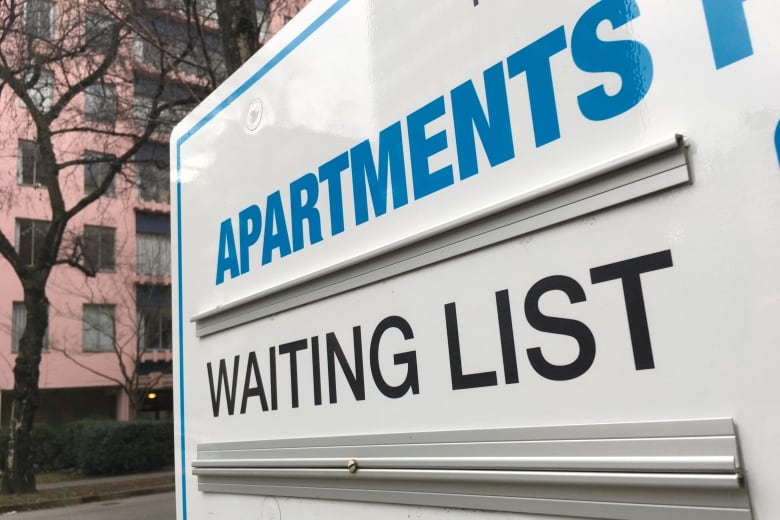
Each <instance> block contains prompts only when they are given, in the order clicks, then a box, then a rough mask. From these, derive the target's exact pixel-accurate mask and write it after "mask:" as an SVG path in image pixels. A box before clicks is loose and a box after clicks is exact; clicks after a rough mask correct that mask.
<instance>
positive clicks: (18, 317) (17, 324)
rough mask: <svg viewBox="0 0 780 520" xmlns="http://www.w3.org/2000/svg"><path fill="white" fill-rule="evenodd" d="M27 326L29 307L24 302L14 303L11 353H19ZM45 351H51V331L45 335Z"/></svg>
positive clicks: (47, 330)
mask: <svg viewBox="0 0 780 520" xmlns="http://www.w3.org/2000/svg"><path fill="white" fill-rule="evenodd" d="M26 326H27V307H25V306H24V302H13V310H12V313H11V352H14V353H16V352H19V342H20V341H21V339H22V334H23V333H24V328H25V327H26ZM43 350H49V329H48V328H47V329H46V331H45V332H44V333H43Z"/></svg>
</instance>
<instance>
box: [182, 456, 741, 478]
mask: <svg viewBox="0 0 780 520" xmlns="http://www.w3.org/2000/svg"><path fill="white" fill-rule="evenodd" d="M351 460H354V461H355V463H356V464H357V466H358V467H359V468H360V471H363V470H367V469H449V470H462V469H481V470H517V471H590V472H599V471H602V472H608V471H631V472H642V473H651V472H652V473H671V472H686V473H723V474H732V475H733V474H735V473H736V472H737V467H736V460H735V457H734V456H709V457H406V458H404V457H365V458H364V457H360V458H358V459H346V458H328V457H323V458H271V459H250V460H245V459H232V460H231V459H220V460H198V461H195V462H193V464H192V467H193V468H196V469H199V468H225V469H227V468H230V469H236V470H238V469H243V468H256V469H263V468H277V469H282V468H289V469H293V468H333V469H341V470H346V469H347V467H348V465H349V462H350V461H351ZM203 474H206V473H203Z"/></svg>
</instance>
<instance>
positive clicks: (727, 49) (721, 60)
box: [702, 0, 753, 69]
mask: <svg viewBox="0 0 780 520" xmlns="http://www.w3.org/2000/svg"><path fill="white" fill-rule="evenodd" d="M744 2H745V0H702V4H703V6H704V17H705V18H706V19H707V31H709V33H710V45H712V56H713V58H715V68H716V69H722V68H723V67H726V66H727V65H731V64H732V63H736V62H738V61H739V60H742V59H745V58H747V57H748V56H752V55H753V44H752V42H751V41H750V30H749V29H748V24H747V19H746V18H745V6H744V5H743V3H744Z"/></svg>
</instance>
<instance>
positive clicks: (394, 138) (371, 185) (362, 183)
mask: <svg viewBox="0 0 780 520" xmlns="http://www.w3.org/2000/svg"><path fill="white" fill-rule="evenodd" d="M350 157H351V161H352V190H353V195H354V198H355V223H356V224H357V225H360V224H363V223H364V222H367V221H368V193H366V188H368V192H370V193H371V204H372V206H373V207H374V214H375V215H376V216H377V217H378V216H380V215H384V214H385V213H387V185H388V178H387V177H388V175H387V173H388V171H389V172H390V182H392V190H393V209H398V208H400V207H401V206H405V205H406V204H407V203H408V202H409V195H408V193H407V191H406V167H405V166H404V148H403V137H402V135H401V122H400V121H399V122H396V123H393V124H392V125H390V126H388V127H387V128H385V129H384V130H382V131H381V132H379V158H378V161H377V162H378V166H376V165H375V163H374V154H373V152H372V151H371V143H370V142H369V141H368V139H366V140H365V141H363V142H362V143H359V144H358V145H356V146H354V147H353V148H352V150H351V151H350Z"/></svg>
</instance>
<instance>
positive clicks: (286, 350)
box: [279, 339, 308, 408]
mask: <svg viewBox="0 0 780 520" xmlns="http://www.w3.org/2000/svg"><path fill="white" fill-rule="evenodd" d="M307 346H308V345H307V344H306V340H305V339H299V340H296V341H291V342H290V343H284V344H283V345H279V355H280V356H281V355H283V354H289V355H290V393H291V395H292V407H293V408H298V352H299V351H301V350H306V347H307Z"/></svg>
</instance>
